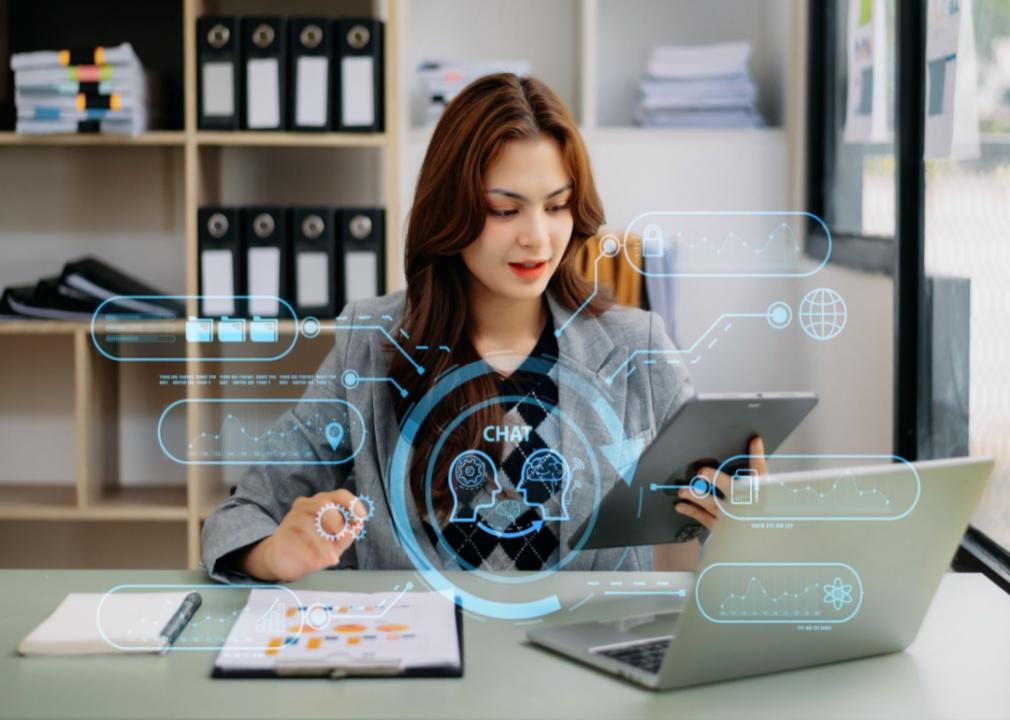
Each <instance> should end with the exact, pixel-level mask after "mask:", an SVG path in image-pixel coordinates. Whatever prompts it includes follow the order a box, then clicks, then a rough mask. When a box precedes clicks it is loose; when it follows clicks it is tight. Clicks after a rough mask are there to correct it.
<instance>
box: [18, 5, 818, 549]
mask: <svg viewBox="0 0 1010 720" xmlns="http://www.w3.org/2000/svg"><path fill="white" fill-rule="evenodd" d="M714 1H715V5H714V6H713V2H711V1H710V0H705V1H704V2H702V1H701V0H663V1H662V2H661V1H660V0H551V1H549V2H543V1H542V0H510V2H508V3H501V2H498V1H496V0H466V2H457V1H456V0H289V1H287V2H283V3H281V2H279V1H278V0H151V1H150V2H145V3H134V2H132V0H91V2H89V3H77V2H75V0H33V2H32V3H21V2H18V0H0V63H2V64H3V65H4V66H6V61H7V56H8V55H9V53H10V52H16V51H19V50H22V49H28V48H26V47H23V46H22V44H24V43H28V42H31V43H34V45H33V46H32V49H35V48H38V47H65V46H70V45H73V44H80V40H79V38H80V37H85V38H87V44H98V43H103V44H112V43H115V42H120V41H121V40H122V39H131V40H132V41H134V44H135V46H136V47H137V50H138V54H139V55H140V57H141V59H142V60H143V61H144V62H145V64H146V63H148V58H149V57H150V58H153V59H154V60H153V64H154V65H156V66H157V67H158V69H159V70H160V71H162V72H163V73H164V74H165V76H166V77H167V78H168V80H169V83H170V93H169V95H170V98H174V100H175V103H176V105H175V106H174V108H175V109H174V110H173V111H172V112H170V113H169V124H168V126H167V128H166V129H161V130H154V131H151V132H148V133H145V134H144V135H141V136H140V137H138V138H122V137H114V136H102V135H70V136H54V137H40V138H35V137H24V136H19V135H16V134H15V133H13V132H12V131H11V128H12V125H11V122H12V121H10V119H9V117H7V116H4V115H3V114H2V113H3V110H4V109H5V103H7V104H8V105H9V95H10V94H11V93H12V89H11V88H10V87H9V84H10V76H9V75H7V76H6V77H5V76H4V75H3V74H0V245H2V247H3V248H4V250H3V252H4V260H3V262H2V263H0V285H3V286H6V285H10V284H17V283H19V282H30V281H34V280H35V279H37V278H38V277H41V276H43V275H45V274H52V273H55V272H58V271H59V269H60V267H61V266H62V264H63V263H64V262H65V261H66V260H67V259H70V258H72V257H77V256H81V255H85V254H95V255H98V256H101V257H105V258H108V259H109V260H111V261H113V262H114V263H116V264H117V265H120V266H122V267H123V268H124V269H126V270H127V271H128V272H131V273H134V274H136V275H138V276H139V277H142V278H144V279H145V280H146V281H148V282H149V283H151V284H152V285H154V286H157V287H161V288H163V289H164V290H165V291H166V292H168V293H177V294H186V295H195V294H196V293H197V292H198V287H197V227H196V217H197V209H198V208H199V207H200V206H202V205H206V204H214V203H221V204H230V205H251V204H260V203H264V204H265V203H274V204H282V205H284V204H287V205H297V204H301V205H309V204H327V205H333V206H340V205H382V206H384V207H385V208H386V212H387V234H386V253H385V255H386V267H385V273H386V287H387V288H388V289H389V290H395V289H397V288H400V287H402V286H403V279H402V267H401V252H402V251H401V248H402V241H401V232H402V228H403V227H404V220H405V217H406V213H407V211H408V210H409V207H410V200H411V198H412V195H413V185H414V181H415V179H416V177H417V171H418V169H419V167H420V161H421V158H422V157H423V153H424V149H425V147H426V144H427V139H428V137H429V135H430V131H428V130H424V129H422V128H420V127H419V118H420V117H421V115H420V112H419V106H418V97H417V80H416V75H415V70H416V66H417V64H418V63H419V62H420V61H421V60H423V59H430V58H459V57H483V58H492V57H499V58H501V57H530V58H531V59H532V60H533V70H534V74H536V75H537V76H539V77H542V78H543V79H544V80H546V81H547V82H548V83H549V84H550V85H551V86H552V87H554V88H555V89H556V90H557V91H558V92H559V94H560V95H561V97H562V99H563V100H564V101H565V102H566V103H568V105H569V107H570V108H571V109H572V111H573V113H574V115H575V116H576V119H577V121H578V122H579V124H580V127H581V128H582V131H583V134H584V136H585V138H586V141H587V144H588V146H589V149H590V154H591V157H592V161H593V167H594V171H595V175H596V180H597V184H598V188H599V190H600V192H601V196H602V197H603V199H604V203H605V206H606V207H607V211H608V212H607V217H608V221H609V226H610V227H614V228H619V227H620V226H621V223H623V222H627V221H628V220H629V219H630V216H631V215H633V214H634V213H635V210H636V208H641V207H655V206H659V205H665V206H670V205H671V204H673V205H674V206H675V207H719V206H720V205H721V204H724V205H726V206H734V205H736V206H739V205H740V204H745V205H748V206H750V207H753V208H754V209H760V208H761V207H766V208H769V209H781V208H783V207H786V206H787V205H788V197H789V187H790V183H791V181H790V175H789V168H790V166H791V162H792V160H793V159H794V158H795V153H796V152H798V147H797V145H796V143H795V142H794V141H793V140H792V139H791V138H792V136H791V134H790V133H789V132H788V131H787V126H788V123H789V122H790V118H791V117H792V115H793V113H791V112H790V103H791V102H795V101H798V100H799V99H800V95H801V94H800V93H798V92H796V90H795V88H796V87H797V81H796V78H795V72H797V70H798V69H797V68H795V67H794V65H795V62H794V61H793V48H794V37H793V32H792V29H791V28H792V27H793V25H794V24H795V22H796V20H795V18H796V16H797V13H798V11H799V8H801V6H802V5H803V4H804V3H805V2H806V0H754V2H750V3H747V4H746V8H745V9H742V8H741V6H740V4H736V3H733V2H731V1H730V0H714ZM15 5H16V6H17V7H15ZM26 5H30V6H31V8H30V10H29V9H26V7H25V6H26ZM81 5H86V6H87V14H88V15H95V16H97V17H101V18H105V20H103V21H102V22H98V21H87V22H86V21H85V20H84V19H82V12H83V11H82V10H81V8H80V7H79V6H81ZM208 13H221V14H236V15H253V14H276V15H284V16H288V17H290V16H296V15H323V16H329V17H336V16H341V15H346V16H350V15H374V16H377V17H380V18H382V19H383V20H384V21H385V23H386V42H385V48H386V57H385V72H386V77H385V81H386V89H385V107H386V123H385V130H384V132H382V133H375V134H351V133H292V132H277V133H272V132H208V131H201V130H198V129H197V127H196V124H197V123H196V112H197V108H196V97H197V90H196V88H197V83H196V75H197V67H196V35H195V33H196V20H197V18H198V17H199V16H200V15H202V14H208ZM734 13H736V14H746V15H747V17H745V18H738V17H735V15H734ZM709 15H712V16H713V17H716V18H718V17H719V16H724V20H726V18H729V19H728V20H726V21H725V22H722V23H721V24H720V23H719V22H715V21H713V20H710V19H707V18H708V16H709ZM730 16H732V17H730ZM64 17H69V18H71V20H72V22H74V23H76V25H77V26H78V27H79V28H80V33H81V34H80V35H79V36H77V35H74V32H75V27H74V26H69V27H63V26H62V25H60V19H61V18H64ZM42 18H45V19H46V22H47V23H48V26H47V25H43V24H42ZM145 18H156V19H157V22H159V23H161V28H153V29H152V28H151V27H147V26H146V25H145V23H146V22H147V21H146V20H145ZM748 18H751V19H750V20H748ZM650 19H651V20H650ZM17 23H31V24H32V27H30V28H25V27H21V26H19V25H18V24H17ZM103 23H104V24H103ZM698 23H704V24H705V28H704V32H703V33H701V34H699V35H697V36H696V35H695V33H691V32H689V31H688V30H686V29H685V28H687V27H690V26H691V25H692V24H698ZM5 25H6V31H5V29H4V28H5ZM141 26H143V27H141ZM138 28H139V29H138ZM664 28H673V29H672V30H671V31H670V32H669V33H668V34H665V30H664ZM740 33H743V35H742V36H743V37H746V38H748V39H750V40H751V41H752V42H754V43H755V48H756V49H755V56H754V57H755V75H756V77H757V78H758V81H759V85H760V92H761V94H762V97H763V98H764V101H763V104H762V110H764V111H765V112H766V115H767V116H768V118H769V120H770V121H771V127H769V128H767V129H762V130H753V131H751V130H748V131H726V130H690V131H669V130H653V129H649V130H645V129H641V128H636V127H634V126H632V125H631V123H630V113H625V112H624V111H623V109H621V108H619V107H618V105H620V104H621V103H625V102H626V96H627V94H628V93H629V92H633V91H634V83H635V81H637V74H638V73H639V72H640V71H641V68H642V65H643V58H644V56H645V53H646V52H647V50H648V47H649V46H650V45H651V44H653V43H656V42H660V41H667V42H681V41H695V40H719V39H735V38H736V37H740V36H741V35H740ZM75 40H76V42H75ZM8 109H9V108H8ZM8 115H9V113H8ZM5 123H7V124H5ZM701 157H705V158H706V163H707V167H709V168H713V169H714V170H715V171H716V173H717V174H718V171H719V169H720V168H722V169H723V170H724V173H725V177H723V178H721V179H720V178H717V181H712V182H710V183H707V184H706V183H705V182H699V181H698V179H697V177H695V176H694V175H693V174H694V173H695V172H696V168H697V167H699V165H698V163H699V158H701ZM629 169H630V170H631V171H629ZM671 198H672V200H671ZM281 332H282V333H283V334H286V335H287V334H291V333H293V332H295V328H294V326H293V324H292V323H290V322H286V323H282V325H281ZM326 344H327V343H326V341H325V338H324V339H322V340H320V341H317V342H316V343H315V344H314V345H311V346H308V347H305V348H303V349H302V350H300V351H299V352H298V353H297V354H296V356H295V357H292V358H291V359H290V363H291V366H292V367H296V368H297V371H298V372H307V373H311V372H313V371H314V370H315V368H316V367H317V366H318V362H319V361H320V360H321V359H322V356H323V353H324V351H325V347H326ZM211 367H215V368H220V367H221V366H218V365H216V364H213V363H211V362H209V361H208V360H207V359H201V358H198V357H196V356H193V355H191V356H190V357H189V359H188V360H187V361H186V362H185V363H176V364H174V365H173V364H170V363H164V364H158V365H157V367H156V368H151V367H144V368H141V367H138V364H132V363H124V364H116V363H113V362H110V361H108V360H106V359H105V358H103V357H101V356H100V355H99V354H98V353H97V352H95V350H94V348H93V347H92V344H91V337H90V327H89V324H88V323H80V322H55V321H54V322H32V321H25V322H5V323H0V453H2V454H3V457H4V458H5V463H4V464H3V466H2V467H0V547H7V548H13V547H15V545H14V544H12V543H16V547H17V550H16V551H15V552H16V553H19V555H18V560H19V562H20V561H23V564H34V565H36V566H46V565H59V564H61V563H63V562H70V563H74V562H78V561H80V562H84V561H83V560H80V557H81V551H80V550H79V549H75V550H74V552H71V551H70V550H69V548H68V547H67V544H68V543H75V542H77V540H76V539H75V538H77V537H78V535H77V533H80V535H81V537H82V538H83V537H84V536H85V535H88V537H89V538H90V537H91V534H93V533H95V532H100V539H99V540H95V541H94V542H95V543H96V544H97V545H100V546H101V547H103V548H104V550H105V551H108V548H110V547H117V548H118V547H122V550H123V557H124V560H123V561H122V562H124V563H129V562H133V563H134V564H136V562H138V561H137V560H132V559H130V558H134V557H136V556H137V552H138V550H137V549H136V547H134V546H136V543H134V542H132V540H131V539H132V538H134V537H136V535H137V533H139V532H148V531H146V530H143V528H152V527H156V528H157V533H158V534H157V539H158V542H161V543H165V544H167V545H170V546H171V547H170V548H169V549H168V550H163V551H162V552H161V555H162V556H163V559H162V560H161V562H162V563H164V564H167V565H175V566H188V567H191V568H193V567H196V564H197V562H198V560H199V554H200V531H201V525H202V522H203V521H204V520H205V519H206V518H207V516H208V515H209V514H210V513H211V512H212V511H213V509H214V507H216V506H217V505H218V504H219V503H220V502H221V500H222V499H224V498H225V497H226V495H227V482H229V481H233V480H234V479H235V478H236V475H237V473H238V472H239V471H240V470H241V468H238V469H235V468H228V469H227V470H222V469H221V468H217V467H207V466H198V465H189V466H182V465H177V464H175V463H173V462H171V461H170V460H168V459H167V458H166V457H165V456H164V455H163V454H162V453H161V451H160V449H159V448H158V443H157V441H156V440H155V439H154V430H153V428H154V426H155V424H156V423H157V420H158V418H159V416H160V413H161V411H162V410H163V409H164V408H165V407H167V405H168V404H170V403H171V402H173V401H174V400H177V399H180V398H183V397H185V398H191V399H199V398H208V397H216V396H222V397H228V396H229V393H233V392H234V391H231V390H221V389H213V390H211V389H208V388H206V387H203V386H194V385H188V386H185V387H181V386H180V387H173V386H171V385H168V386H164V385H157V384H156V383H154V382H153V381H152V374H153V372H152V371H155V372H166V373H167V372H184V373H187V374H197V373H200V372H204V371H207V370H208V368H211ZM290 391H291V390H289V392H290ZM275 392H276V391H275ZM215 420H216V418H214V417H210V416H208V415H206V414H204V413H203V412H202V411H201V410H199V409H195V408H194V407H193V406H190V407H189V408H188V415H187V417H186V421H185V430H186V432H187V433H191V434H192V433H195V432H198V431H199V429H200V428H206V427H208V426H209V425H212V424H213V423H214V421H215ZM57 527H58V528H59V530H58V531H57V530H56V528H57ZM78 529H79V530H78ZM32 533H34V535H32ZM89 533H90V534H89ZM29 535H31V537H29ZM106 536H108V537H106ZM52 538H58V542H59V543H62V545H59V544H54V543H56V542H57V541H55V540H52ZM80 542H82V543H86V542H90V540H84V539H82V540H81V541H80ZM34 547H37V550H35V551H34V552H35V555H34V556H31V555H30V554H31V552H33V550H32V548H34ZM130 550H133V551H134V552H133V554H132V555H130V553H129V552H128V551H130ZM23 553H29V555H28V556H24V557H22V555H20V554H23ZM64 554H66V556H67V557H69V558H70V559H69V560H66V561H64V560H63V559H62V558H63V557H64ZM10 557H11V552H7V553H6V554H5V552H4V551H2V550H0V566H2V565H4V564H10V563H11V562H12V561H11V560H10ZM25 557H30V559H31V561H30V562H29V560H26V559H25ZM145 557H146V556H145Z"/></svg>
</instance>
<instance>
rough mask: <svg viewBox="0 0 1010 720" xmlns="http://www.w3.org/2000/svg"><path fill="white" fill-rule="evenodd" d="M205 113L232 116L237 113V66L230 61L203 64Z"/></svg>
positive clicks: (212, 115)
mask: <svg viewBox="0 0 1010 720" xmlns="http://www.w3.org/2000/svg"><path fill="white" fill-rule="evenodd" d="M202 71H203V106H202V107H203V114H204V115H205V116H207V117H231V116H232V115H234V114H235V85H234V83H235V66H234V65H233V64H232V63H230V62H205V63H204V64H203V68H202Z"/></svg>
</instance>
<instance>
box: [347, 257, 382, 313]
mask: <svg viewBox="0 0 1010 720" xmlns="http://www.w3.org/2000/svg"><path fill="white" fill-rule="evenodd" d="M344 263H345V268H346V270H345V274H344V288H346V293H347V297H346V298H345V299H346V301H347V302H351V301H352V300H365V299H367V298H372V297H375V294H376V293H377V292H378V287H379V282H378V281H379V267H378V265H379V263H378V256H377V254H376V253H374V252H361V251H356V252H354V251H352V252H348V253H347V254H346V255H345V259H344Z"/></svg>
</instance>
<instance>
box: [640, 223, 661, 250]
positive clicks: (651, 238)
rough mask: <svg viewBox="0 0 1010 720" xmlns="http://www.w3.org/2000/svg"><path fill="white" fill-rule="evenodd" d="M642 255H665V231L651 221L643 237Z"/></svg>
mask: <svg viewBox="0 0 1010 720" xmlns="http://www.w3.org/2000/svg"><path fill="white" fill-rule="evenodd" d="M642 257H647V258H651V257H663V231H662V230H660V229H659V225H656V224H655V223H649V224H648V225H646V226H645V235H644V236H643V237H642Z"/></svg>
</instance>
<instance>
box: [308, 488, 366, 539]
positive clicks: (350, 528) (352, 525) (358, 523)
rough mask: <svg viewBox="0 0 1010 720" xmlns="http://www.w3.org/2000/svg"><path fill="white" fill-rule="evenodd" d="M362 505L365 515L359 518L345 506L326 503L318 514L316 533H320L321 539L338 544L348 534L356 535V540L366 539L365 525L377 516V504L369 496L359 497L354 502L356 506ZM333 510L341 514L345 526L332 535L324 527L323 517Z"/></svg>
mask: <svg viewBox="0 0 1010 720" xmlns="http://www.w3.org/2000/svg"><path fill="white" fill-rule="evenodd" d="M357 503H361V505H362V507H364V508H365V514H364V515H361V516H359V515H358V514H357V513H354V514H353V515H352V514H351V511H350V510H348V509H347V508H346V507H344V506H343V505H337V504H336V503H326V504H325V505H323V506H322V507H321V508H319V512H317V513H316V532H317V533H319V535H320V537H322V538H324V539H326V540H329V541H330V542H337V541H338V540H340V539H341V538H343V537H344V536H345V535H346V534H347V533H348V532H353V533H354V539H355V540H356V541H360V540H361V539H362V538H364V537H365V523H367V522H368V521H369V520H371V519H372V516H373V515H375V503H374V502H372V499H371V498H370V497H368V496H367V495H359V496H358V498H357V499H356V500H355V501H354V504H357ZM331 510H336V511H337V512H338V513H340V516H341V517H342V518H343V519H344V525H343V527H342V528H340V531H339V532H336V533H331V532H327V531H326V529H325V528H324V527H323V515H325V514H326V513H328V512H330V511H331Z"/></svg>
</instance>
